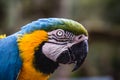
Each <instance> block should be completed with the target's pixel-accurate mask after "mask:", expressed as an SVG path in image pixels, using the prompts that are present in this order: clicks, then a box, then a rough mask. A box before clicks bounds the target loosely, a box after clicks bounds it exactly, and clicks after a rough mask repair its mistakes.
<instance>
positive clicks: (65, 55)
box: [57, 40, 88, 71]
mask: <svg viewBox="0 0 120 80" xmlns="http://www.w3.org/2000/svg"><path fill="white" fill-rule="evenodd" d="M87 53H88V41H87V40H84V41H82V42H79V43H76V44H74V45H72V46H71V47H70V48H69V49H68V50H66V51H64V52H62V53H61V55H60V56H59V57H58V58H57V62H58V63H63V64H68V63H69V64H71V63H75V66H74V68H73V70H72V71H76V70H77V69H78V68H79V67H80V66H81V65H82V64H83V62H84V60H85V58H86V56H87Z"/></svg>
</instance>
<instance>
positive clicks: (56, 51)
mask: <svg viewBox="0 0 120 80" xmlns="http://www.w3.org/2000/svg"><path fill="white" fill-rule="evenodd" d="M65 50H67V47H66V46H65V45H57V44H52V43H45V44H44V45H43V47H42V51H43V53H44V55H45V56H46V57H48V58H49V59H51V60H53V61H56V59H57V57H58V56H59V55H60V54H61V53H62V52H63V51H65Z"/></svg>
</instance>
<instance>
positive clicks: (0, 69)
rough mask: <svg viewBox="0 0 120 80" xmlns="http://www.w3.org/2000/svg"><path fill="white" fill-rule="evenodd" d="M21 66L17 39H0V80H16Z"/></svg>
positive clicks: (12, 36) (11, 37)
mask: <svg viewBox="0 0 120 80" xmlns="http://www.w3.org/2000/svg"><path fill="white" fill-rule="evenodd" d="M21 65H22V62H21V59H20V57H19V50H18V46H17V41H16V37H15V36H14V35H11V36H8V37H6V38H4V39H0V80H16V78H17V75H18V73H19V70H20V68H21Z"/></svg>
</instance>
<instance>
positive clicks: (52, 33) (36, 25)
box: [0, 18, 88, 80]
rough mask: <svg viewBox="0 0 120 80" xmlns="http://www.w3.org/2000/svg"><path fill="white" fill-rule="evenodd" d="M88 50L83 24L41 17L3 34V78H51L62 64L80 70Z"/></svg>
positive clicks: (0, 39)
mask: <svg viewBox="0 0 120 80" xmlns="http://www.w3.org/2000/svg"><path fill="white" fill-rule="evenodd" d="M87 53H88V32H87V30H86V29H85V28H84V27H83V26H82V25H81V24H80V23H78V22H76V21H74V20H70V19H64V18H42V19H38V20H36V21H33V22H31V23H29V24H27V25H25V26H23V27H22V28H21V29H20V30H19V31H18V32H16V33H14V34H12V35H9V36H7V37H6V36H5V35H2V36H0V80H16V79H17V80H48V79H49V77H50V75H51V74H53V73H54V71H55V70H56V69H57V68H58V67H59V66H60V65H59V64H75V66H74V67H73V70H72V71H76V70H77V69H79V67H80V66H81V65H82V63H83V62H84V60H85V58H86V56H87ZM6 76H7V77H6Z"/></svg>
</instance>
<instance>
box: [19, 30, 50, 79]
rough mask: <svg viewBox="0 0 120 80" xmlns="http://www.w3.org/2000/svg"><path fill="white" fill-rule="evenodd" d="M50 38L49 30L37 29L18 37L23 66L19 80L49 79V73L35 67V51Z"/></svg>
mask: <svg viewBox="0 0 120 80" xmlns="http://www.w3.org/2000/svg"><path fill="white" fill-rule="evenodd" d="M47 40H48V35H47V32H45V31H43V30H37V31H34V32H32V33H30V34H25V35H24V36H22V37H20V38H19V39H18V46H19V50H20V52H21V53H20V56H21V58H22V60H23V66H22V69H21V71H20V74H19V76H18V80H47V79H48V78H49V75H47V74H43V73H42V72H39V71H37V70H36V69H35V68H34V67H33V63H32V62H33V58H34V51H35V49H36V48H37V47H38V45H39V44H41V43H42V42H43V41H47Z"/></svg>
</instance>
